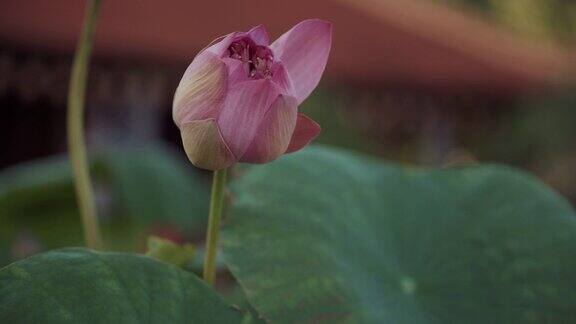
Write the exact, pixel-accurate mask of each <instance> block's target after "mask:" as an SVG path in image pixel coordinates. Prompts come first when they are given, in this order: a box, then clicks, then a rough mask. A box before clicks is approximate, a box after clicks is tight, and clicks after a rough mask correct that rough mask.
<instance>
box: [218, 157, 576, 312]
mask: <svg viewBox="0 0 576 324" xmlns="http://www.w3.org/2000/svg"><path fill="white" fill-rule="evenodd" d="M233 191H234V194H235V197H234V200H235V206H234V207H233V209H232V212H231V215H230V217H229V218H228V219H227V221H226V222H227V224H226V225H225V226H224V228H223V240H222V244H223V249H224V256H225V260H226V262H227V263H228V264H229V267H230V269H231V271H232V273H233V274H234V275H235V277H236V278H237V279H238V280H239V282H240V284H241V285H242V286H243V287H244V289H245V291H246V294H247V296H248V298H249V300H250V302H251V303H252V304H253V305H254V307H255V308H256V309H257V310H258V311H259V313H260V314H261V315H262V316H264V318H267V319H268V320H270V322H273V323H307V322H313V323H316V322H322V323H338V322H352V323H357V322H360V323H568V322H571V323H574V322H576V275H575V274H576V218H575V215H574V212H573V210H572V208H571V206H570V205H569V204H568V203H567V202H566V201H565V200H564V199H562V198H561V197H559V196H558V195H556V194H555V193H554V192H552V191H551V190H550V189H548V188H547V187H546V186H544V185H543V184H542V183H540V182H539V181H538V180H536V179H534V178H533V177H531V176H529V175H527V174H524V173H522V172H519V171H515V170H513V169H510V168H508V167H503V166H492V165H490V166H471V167H466V168H458V169H447V170H436V171H429V170H417V169H410V168H405V167H401V166H396V165H391V164H382V163H379V162H377V161H373V160H368V159H366V158H364V157H360V156H356V155H352V154H350V153H345V152H342V151H335V150H330V149H325V148H324V149H322V148H312V149H308V150H305V151H303V152H300V153H296V154H293V155H289V156H286V157H284V158H282V159H280V160H279V161H277V162H274V163H271V164H268V165H263V166H258V167H254V168H252V169H251V170H249V171H248V172H247V173H246V174H245V175H244V176H243V177H241V178H240V179H239V180H237V181H236V182H235V184H234V186H233Z"/></svg>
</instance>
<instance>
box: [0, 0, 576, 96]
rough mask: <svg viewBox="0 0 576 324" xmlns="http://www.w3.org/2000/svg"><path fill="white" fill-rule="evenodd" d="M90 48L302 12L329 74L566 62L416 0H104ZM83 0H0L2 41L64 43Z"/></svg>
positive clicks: (180, 54)
mask: <svg viewBox="0 0 576 324" xmlns="http://www.w3.org/2000/svg"><path fill="white" fill-rule="evenodd" d="M102 3H103V4H102V11H101V16H100V21H99V25H98V30H97V40H96V53H97V55H98V54H99V55H106V56H120V57H128V58H145V59H160V60H169V61H174V62H178V63H183V62H187V61H190V60H191V59H192V57H193V56H194V55H195V53H196V52H197V51H198V50H199V49H201V48H203V47H204V46H205V45H206V44H207V43H209V42H210V41H211V40H213V39H214V38H216V37H218V36H220V35H222V34H226V33H228V32H230V31H233V30H246V29H248V28H250V27H251V26H253V25H256V24H260V23H262V24H264V25H266V26H267V27H268V29H269V32H270V35H271V37H272V38H276V37H277V36H279V35H280V34H281V33H282V32H284V31H285V30H287V29H288V28H290V27H291V26H292V25H293V24H295V23H297V22H298V21H300V20H302V19H306V18H313V17H317V18H323V19H327V20H330V21H332V22H333V23H334V28H335V29H334V44H333V52H332V56H331V59H330V62H329V66H328V71H327V73H328V77H329V78H331V79H336V80H345V81H351V82H376V83H378V84H400V85H410V86H422V87H436V88H448V87H449V88H450V89H455V88H458V89H467V88H481V89H489V90H497V91H511V90H522V89H526V88H529V87H540V86H545V85H549V84H554V83H555V82H557V81H558V80H562V78H564V77H567V76H568V75H570V74H571V73H572V72H573V70H572V68H573V66H572V65H571V63H570V62H571V60H570V57H569V55H568V54H567V52H566V51H565V50H563V49H562V48H560V47H558V46H556V45H554V44H550V43H543V42H535V41H527V40H524V39H519V38H518V37H516V36H514V35H512V34H509V33H508V32H506V31H503V30H500V29H497V28H496V27H493V26H491V25H489V24H488V23H486V22H483V21H482V20H480V19H478V18H477V17H475V16H473V15H469V14H464V13H462V12H459V11H456V10H454V9H451V8H447V7H443V6H439V5H436V4H432V3H430V2H428V1H424V0H402V1H398V0H337V1H336V0H332V1H329V0H323V1H312V0H291V1H269V0H268V1H265V0H242V1H233V0H211V1H202V2H199V1H189V0H172V1H146V0H104V1H102ZM84 5H85V1H79V0H58V1H54V0H35V1H22V0H3V1H1V2H0V42H2V43H7V44H11V45H13V46H23V47H32V48H42V49H47V50H57V51H66V52H69V51H71V50H72V49H73V48H74V43H75V40H76V37H77V36H78V33H79V30H80V26H81V22H82V18H83V9H84Z"/></svg>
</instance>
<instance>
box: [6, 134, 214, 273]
mask: <svg viewBox="0 0 576 324" xmlns="http://www.w3.org/2000/svg"><path fill="white" fill-rule="evenodd" d="M93 161H94V162H93V165H92V174H93V178H94V180H95V184H96V188H95V189H96V190H95V192H96V196H97V200H98V202H99V211H100V212H99V215H100V218H101V226H102V230H103V232H104V236H105V239H106V240H105V241H106V244H107V246H108V247H109V248H113V249H116V250H118V249H119V250H135V249H142V248H143V247H144V244H145V239H146V237H147V236H148V234H149V233H148V231H149V230H150V229H149V227H150V226H155V225H159V226H160V225H172V226H173V227H174V228H178V229H179V230H182V231H186V233H194V230H197V231H198V232H200V231H201V230H202V229H203V226H202V225H203V224H204V222H205V218H206V215H207V213H208V212H207V207H208V186H207V183H206V182H205V181H204V179H202V178H200V174H198V173H195V172H194V171H193V168H192V167H190V166H188V165H186V164H184V163H182V162H181V161H179V159H178V155H177V154H176V153H175V152H173V151H172V150H170V149H169V148H166V147H164V146H161V145H155V146H152V147H145V148H139V149H131V150H114V151H107V152H104V153H100V154H97V155H95V156H94V158H93ZM21 236H24V237H32V238H36V239H37V240H38V243H39V245H40V246H41V247H43V248H48V249H51V248H58V247H64V246H71V245H82V244H83V240H82V229H81V224H80V218H79V215H78V211H77V207H76V200H75V195H74V189H73V184H72V176H71V174H70V168H69V164H68V162H67V160H66V159H65V158H64V157H54V158H49V159H43V160H37V161H33V162H29V163H25V164H21V165H17V166H15V167H12V168H10V169H6V170H4V171H3V172H2V173H0V251H1V253H0V255H1V256H2V259H0V264H2V263H4V264H6V263H7V261H9V259H10V258H14V257H16V258H20V257H22V255H14V253H13V252H10V251H8V250H9V249H11V248H12V246H13V245H14V244H16V245H17V242H16V243H15V241H18V240H19V237H21ZM12 249H13V248H12ZM16 254H18V253H16ZM11 255H12V256H11ZM7 259H8V260H7Z"/></svg>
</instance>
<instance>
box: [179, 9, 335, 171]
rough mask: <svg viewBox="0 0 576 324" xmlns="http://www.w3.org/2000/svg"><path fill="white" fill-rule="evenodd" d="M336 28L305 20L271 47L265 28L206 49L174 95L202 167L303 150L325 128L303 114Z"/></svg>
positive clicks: (193, 157) (190, 149)
mask: <svg viewBox="0 0 576 324" xmlns="http://www.w3.org/2000/svg"><path fill="white" fill-rule="evenodd" d="M331 43H332V26H331V24H330V23H329V22H326V21H322V20H319V19H311V20H305V21H303V22H301V23H299V24H297V25H296V26H294V27H293V28H292V29H290V30H289V31H288V32H286V33H285V34H284V35H282V36H281V37H280V38H278V39H277V40H276V41H275V42H273V43H272V44H271V45H269V40H268V34H267V32H266V29H265V28H264V27H263V26H257V27H254V28H252V29H251V30H250V31H248V32H234V33H231V34H228V35H226V36H223V37H221V38H220V40H219V41H218V42H216V43H214V44H212V45H210V46H209V47H207V48H205V49H204V50H202V51H201V52H200V53H199V54H198V55H197V56H196V57H195V58H194V61H193V62H192V63H191V64H190V66H188V69H186V72H185V73H184V76H183V77H182V80H181V81H180V84H179V85H178V88H177V89H176V94H175V95H174V103H173V107H172V117H173V118H174V122H175V123H176V125H177V126H178V128H179V129H180V133H181V135H182V142H183V144H184V150H185V151H186V155H187V156H188V158H189V159H190V161H191V162H192V163H193V164H194V165H196V166H197V167H200V168H203V169H208V170H218V169H223V168H227V167H229V166H231V165H233V164H234V163H236V162H247V163H267V162H270V161H272V160H274V159H276V158H278V157H279V156H280V155H282V154H285V153H290V152H294V151H298V150H300V149H301V148H303V147H304V146H306V145H307V144H308V143H310V141H312V140H313V139H314V138H315V137H316V136H317V135H318V134H319V133H320V126H319V125H318V124H317V123H316V122H314V121H313V120H312V119H310V118H308V117H306V116H305V115H303V114H300V113H298V105H299V104H300V103H302V101H304V100H305V99H306V98H307V97H308V96H309V95H310V93H311V92H312V90H314V88H316V86H317V85H318V82H319V81H320V78H321V76H322V73H323V72H324V68H325V66H326V61H327V60H328V54H329V52H330V46H331Z"/></svg>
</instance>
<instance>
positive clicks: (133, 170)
mask: <svg viewBox="0 0 576 324" xmlns="http://www.w3.org/2000/svg"><path fill="white" fill-rule="evenodd" d="M178 157H180V158H183V157H184V155H183V154H180V155H178V154H177V153H175V152H173V151H172V150H170V149H168V148H166V147H164V146H153V147H145V148H141V149H134V150H129V151H123V150H113V151H109V152H106V153H104V154H101V155H100V156H99V157H98V159H97V160H96V165H95V172H96V173H101V174H102V178H103V179H104V180H107V181H109V183H110V185H111V186H112V187H113V191H114V194H115V195H118V197H117V198H118V199H119V200H120V201H121V202H122V203H121V207H122V209H124V211H125V212H126V213H128V214H130V215H133V216H136V217H138V218H139V219H141V220H144V221H148V222H154V221H158V220H168V221H170V222H172V223H174V224H177V225H178V226H179V227H181V228H183V229H185V230H190V229H191V228H198V227H200V228H202V227H201V225H203V224H204V218H205V217H206V215H207V214H208V203H209V201H208V198H209V196H208V186H207V183H205V181H203V179H200V177H199V175H198V174H197V173H194V172H191V170H193V168H192V166H191V165H185V164H183V163H182V159H179V158H178ZM99 171H100V172H99Z"/></svg>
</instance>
